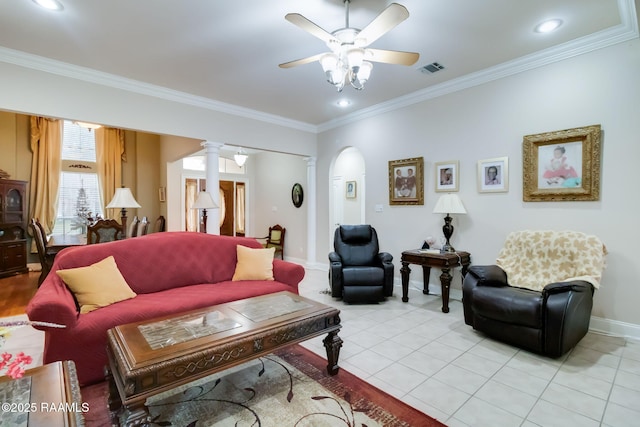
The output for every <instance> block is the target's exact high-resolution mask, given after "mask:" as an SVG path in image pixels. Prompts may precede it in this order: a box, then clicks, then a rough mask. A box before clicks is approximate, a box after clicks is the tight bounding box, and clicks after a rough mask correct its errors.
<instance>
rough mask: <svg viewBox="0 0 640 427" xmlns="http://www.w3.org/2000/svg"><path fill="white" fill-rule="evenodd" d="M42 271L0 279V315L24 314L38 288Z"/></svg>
mask: <svg viewBox="0 0 640 427" xmlns="http://www.w3.org/2000/svg"><path fill="white" fill-rule="evenodd" d="M38 277H40V272H30V273H25V274H17V275H15V276H10V277H5V278H2V279H0V301H2V305H0V317H7V316H16V315H18V314H23V313H24V310H25V308H26V307H27V304H28V303H29V300H30V299H31V298H32V297H33V294H35V293H36V290H38Z"/></svg>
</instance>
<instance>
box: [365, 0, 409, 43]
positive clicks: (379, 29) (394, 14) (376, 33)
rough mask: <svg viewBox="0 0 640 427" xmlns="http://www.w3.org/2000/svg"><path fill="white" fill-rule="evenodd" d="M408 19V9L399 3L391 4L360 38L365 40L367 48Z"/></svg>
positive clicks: (366, 28) (368, 26) (367, 27)
mask: <svg viewBox="0 0 640 427" xmlns="http://www.w3.org/2000/svg"><path fill="white" fill-rule="evenodd" d="M408 17H409V11H408V10H407V8H406V7H404V6H402V5H400V4H398V3H391V4H390V5H389V7H387V8H386V9H385V10H383V11H382V12H380V14H379V15H378V16H376V17H375V19H374V20H373V21H371V23H370V24H369V25H367V26H366V27H364V28H363V29H362V31H360V33H359V34H358V38H363V39H365V43H366V44H365V46H368V45H370V44H371V43H373V42H374V41H376V40H378V39H379V38H380V37H381V36H383V35H384V34H385V33H386V32H388V31H389V30H391V29H392V28H394V27H395V26H396V25H398V24H399V23H401V22H402V21H404V20H405V19H407V18H408Z"/></svg>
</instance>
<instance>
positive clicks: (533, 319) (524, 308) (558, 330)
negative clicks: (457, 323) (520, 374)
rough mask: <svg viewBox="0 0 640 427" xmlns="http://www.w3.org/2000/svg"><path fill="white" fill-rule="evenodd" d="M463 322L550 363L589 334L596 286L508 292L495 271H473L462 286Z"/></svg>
mask: <svg viewBox="0 0 640 427" xmlns="http://www.w3.org/2000/svg"><path fill="white" fill-rule="evenodd" d="M462 301H463V307H464V321H465V323H466V324H467V325H471V326H473V329H477V330H479V331H482V332H484V333H486V334H487V335H489V336H491V337H494V338H496V339H499V340H501V341H504V342H507V343H509V344H513V345H516V346H518V347H522V348H525V349H527V350H531V351H533V352H536V353H540V354H544V355H546V356H550V357H560V356H562V355H563V354H564V353H566V352H567V351H569V350H570V349H572V348H573V347H574V346H575V345H576V344H577V343H578V342H579V341H580V340H581V339H582V337H584V336H585V334H586V333H587V331H588V330H589V319H590V318H591V308H592V306H593V286H592V285H591V284H590V283H588V282H585V281H581V280H576V281H571V282H560V283H551V284H549V285H547V286H545V287H544V289H543V290H542V292H539V291H533V290H530V289H524V288H518V287H512V286H509V284H508V283H507V274H506V273H505V272H504V271H503V270H502V269H501V268H500V267H498V266H497V265H489V266H472V267H470V268H469V272H468V273H467V276H466V277H465V279H464V282H463V285H462Z"/></svg>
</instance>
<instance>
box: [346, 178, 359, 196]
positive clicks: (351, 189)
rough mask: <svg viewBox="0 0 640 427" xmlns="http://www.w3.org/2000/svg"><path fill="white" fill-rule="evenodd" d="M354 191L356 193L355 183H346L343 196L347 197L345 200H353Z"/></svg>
mask: <svg viewBox="0 0 640 427" xmlns="http://www.w3.org/2000/svg"><path fill="white" fill-rule="evenodd" d="M356 191H357V184H356V182H355V181H347V184H346V186H345V195H346V197H347V199H355V198H356V194H357V193H356Z"/></svg>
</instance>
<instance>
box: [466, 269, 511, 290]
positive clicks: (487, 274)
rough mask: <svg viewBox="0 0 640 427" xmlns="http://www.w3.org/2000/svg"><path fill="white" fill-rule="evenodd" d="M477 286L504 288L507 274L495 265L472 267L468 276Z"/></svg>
mask: <svg viewBox="0 0 640 427" xmlns="http://www.w3.org/2000/svg"><path fill="white" fill-rule="evenodd" d="M468 275H471V276H472V277H473V278H475V279H476V281H477V284H478V285H479V286H506V285H507V273H505V271H504V270H503V269H501V268H500V267H498V266H497V265H473V266H471V267H469V274H468Z"/></svg>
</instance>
